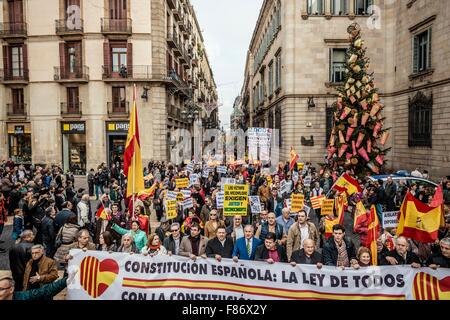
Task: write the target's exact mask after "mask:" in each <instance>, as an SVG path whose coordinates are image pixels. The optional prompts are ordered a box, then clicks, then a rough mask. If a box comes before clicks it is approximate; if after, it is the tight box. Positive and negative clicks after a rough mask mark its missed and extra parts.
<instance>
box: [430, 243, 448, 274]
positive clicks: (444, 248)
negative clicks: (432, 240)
mask: <svg viewBox="0 0 450 320" xmlns="http://www.w3.org/2000/svg"><path fill="white" fill-rule="evenodd" d="M439 246H440V249H441V250H440V252H438V253H434V254H432V255H431V257H429V258H428V260H427V262H426V264H427V266H428V267H430V268H432V269H437V268H450V238H444V239H442V240H441V241H439Z"/></svg>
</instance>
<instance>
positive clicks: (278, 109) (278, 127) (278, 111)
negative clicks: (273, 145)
mask: <svg viewBox="0 0 450 320" xmlns="http://www.w3.org/2000/svg"><path fill="white" fill-rule="evenodd" d="M275 129H276V130H278V145H279V146H280V147H281V146H282V140H281V107H280V106H277V107H276V108H275Z"/></svg>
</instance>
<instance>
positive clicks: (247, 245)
mask: <svg viewBox="0 0 450 320" xmlns="http://www.w3.org/2000/svg"><path fill="white" fill-rule="evenodd" d="M254 234H255V229H254V228H253V226H252V225H246V226H245V227H244V237H243V238H239V239H237V240H236V242H235V243H234V249H233V260H234V261H235V262H237V261H238V259H242V260H254V259H255V252H256V248H257V247H258V246H259V245H260V244H261V240H259V239H257V238H255V237H254Z"/></svg>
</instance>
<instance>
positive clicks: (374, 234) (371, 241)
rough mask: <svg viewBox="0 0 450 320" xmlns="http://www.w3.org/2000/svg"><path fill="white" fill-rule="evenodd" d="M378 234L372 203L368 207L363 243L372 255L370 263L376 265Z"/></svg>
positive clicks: (375, 212)
mask: <svg viewBox="0 0 450 320" xmlns="http://www.w3.org/2000/svg"><path fill="white" fill-rule="evenodd" d="M379 235H380V221H379V220H378V216H377V209H376V207H375V206H374V205H372V207H371V208H370V214H369V223H368V228H367V238H366V243H365V244H364V245H365V246H366V247H367V248H369V249H370V255H371V256H372V265H373V266H376V265H378V250H377V239H378V236H379Z"/></svg>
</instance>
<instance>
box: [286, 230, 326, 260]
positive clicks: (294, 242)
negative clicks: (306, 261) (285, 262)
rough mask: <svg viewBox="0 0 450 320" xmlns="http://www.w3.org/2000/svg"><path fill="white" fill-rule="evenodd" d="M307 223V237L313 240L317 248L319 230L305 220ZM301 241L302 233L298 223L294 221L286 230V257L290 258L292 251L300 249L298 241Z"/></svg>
mask: <svg viewBox="0 0 450 320" xmlns="http://www.w3.org/2000/svg"><path fill="white" fill-rule="evenodd" d="M306 224H307V225H308V232H309V239H312V240H314V242H315V244H316V249H319V245H320V243H319V239H320V235H319V231H317V228H316V226H315V225H314V223H312V222H306ZM301 242H302V233H301V231H300V227H299V225H298V223H294V224H293V225H292V226H291V227H290V228H289V231H288V235H287V240H286V254H287V257H288V259H291V256H292V252H294V251H297V250H300V243H301Z"/></svg>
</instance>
